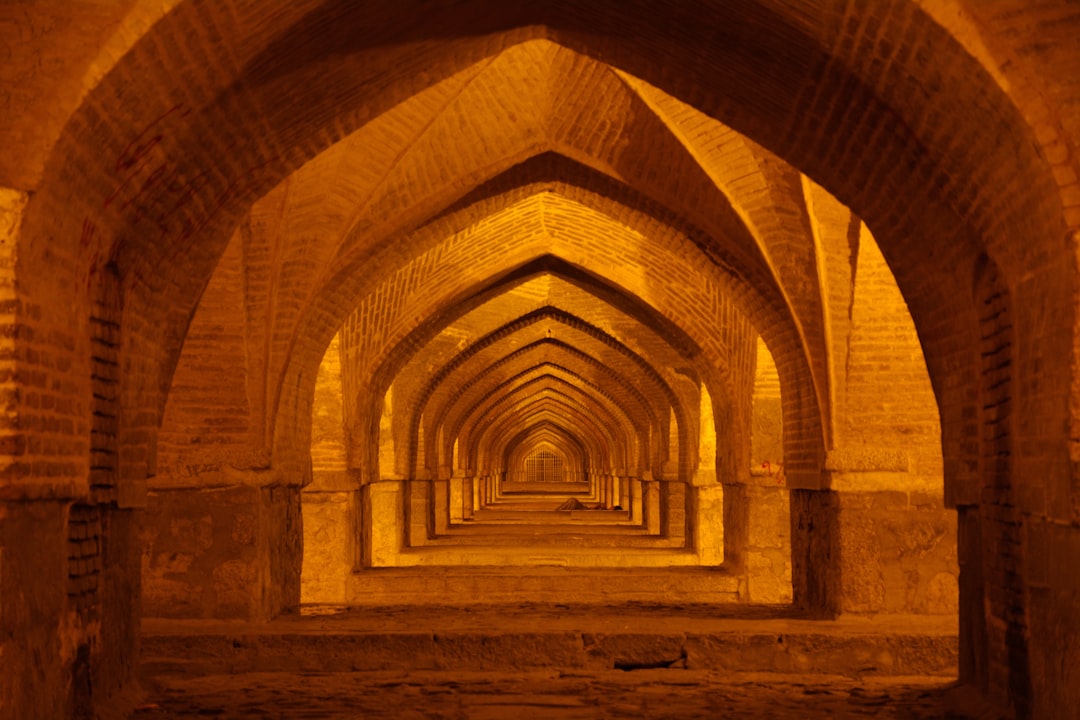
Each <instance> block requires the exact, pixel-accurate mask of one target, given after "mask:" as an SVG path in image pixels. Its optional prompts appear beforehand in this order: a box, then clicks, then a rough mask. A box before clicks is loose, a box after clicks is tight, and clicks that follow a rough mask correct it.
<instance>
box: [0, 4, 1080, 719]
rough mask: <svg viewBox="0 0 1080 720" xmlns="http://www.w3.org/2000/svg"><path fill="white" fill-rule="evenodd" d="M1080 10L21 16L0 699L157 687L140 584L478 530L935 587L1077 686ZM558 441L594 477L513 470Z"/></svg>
mask: <svg viewBox="0 0 1080 720" xmlns="http://www.w3.org/2000/svg"><path fill="white" fill-rule="evenodd" d="M91 5H92V7H91ZM1077 37H1080V10H1078V9H1077V7H1076V6H1075V3H1072V2H1069V0H1037V1H1035V2H1020V1H1019V0H987V1H985V2H974V1H970V0H956V1H955V2H937V1H936V0H888V1H883V2H874V3H865V2H859V1H858V0H808V1H807V2H803V3H791V2H786V1H784V0H755V1H753V2H746V3H735V4H733V3H725V2H712V1H703V2H697V3H685V2H674V1H671V0H661V1H660V2H656V1H652V2H646V1H645V0H629V1H622V2H615V1H614V0H610V1H609V0H595V2H589V3H568V2H562V1H561V0H560V1H558V2H551V3H499V2H494V1H493V0H465V1H464V2H442V1H441V0H440V1H438V2H433V3H423V4H421V3H419V2H417V1H416V0H401V2H396V3H393V4H384V5H380V4H371V3H337V2H330V1H328V0H301V1H299V2H290V3H258V2H255V3H224V2H222V3H204V2H195V1H193V0H169V2H159V3H141V2H131V0H101V1H100V2H95V3H91V4H85V3H84V4H79V5H78V6H75V5H72V6H71V7H68V6H67V5H66V4H60V5H58V4H56V3H48V2H41V3H18V4H14V5H10V6H5V7H2V8H0V57H3V58H4V62H3V63H2V64H0V88H2V89H3V90H2V91H0V109H2V110H3V112H0V147H3V148H4V152H3V153H0V393H2V395H0V397H2V408H3V413H0V450H2V456H0V623H2V624H0V654H2V655H3V657H4V664H5V668H7V667H11V668H13V669H14V670H13V672H11V673H9V674H8V675H9V680H8V681H7V682H5V683H4V684H3V685H2V686H0V714H4V713H9V714H11V715H12V716H13V717H64V716H70V717H83V716H87V715H88V714H89V713H91V712H92V711H93V707H92V706H93V705H94V704H96V703H97V704H100V703H104V702H106V701H107V700H108V696H110V695H112V694H115V693H120V691H122V690H123V689H124V688H125V687H130V686H131V683H130V680H131V679H132V678H133V677H134V674H135V667H136V664H137V657H138V655H137V653H138V631H137V626H138V615H139V613H140V612H141V611H145V612H147V613H149V614H152V615H161V616H174V617H175V616H185V617H207V618H219V619H223V618H231V619H233V620H236V619H241V618H242V619H249V620H259V621H261V620H266V619H268V618H270V617H272V616H274V615H276V614H278V613H281V612H289V611H293V610H295V609H296V607H297V605H298V603H299V602H300V599H301V597H302V596H304V597H308V598H311V597H316V598H322V599H326V598H329V597H335V598H346V597H347V596H348V593H350V592H352V590H350V589H349V588H356V587H362V578H363V574H364V572H365V570H366V568H367V566H368V565H372V564H379V563H385V562H390V563H391V564H392V563H395V562H396V563H400V564H402V565H408V564H410V563H413V564H417V565H419V564H427V565H429V566H437V565H452V566H455V568H457V569H458V570H460V567H459V566H469V565H470V564H472V565H475V564H482V563H484V562H489V561H490V562H494V560H492V558H501V559H502V560H507V561H508V562H510V561H512V563H517V564H518V566H519V567H520V566H534V567H535V566H541V567H549V566H551V565H558V564H561V563H568V564H575V571H579V570H580V568H581V567H583V566H586V565H588V563H593V564H594V565H603V564H605V563H614V564H618V565H619V567H628V568H633V567H635V564H636V565H637V566H638V567H639V569H640V568H643V567H646V566H647V567H649V568H650V572H655V571H656V568H658V567H664V566H665V564H666V565H676V564H679V565H703V566H706V567H707V568H708V571H709V572H715V573H717V577H721V576H722V578H723V579H724V581H725V582H729V583H730V586H731V587H730V589H729V590H727V591H725V592H729V593H730V595H731V597H729V598H727V599H732V598H734V600H735V601H737V602H740V603H759V602H791V603H792V604H793V605H794V607H795V608H797V609H798V611H799V612H803V613H805V614H807V615H808V616H813V617H830V616H834V615H836V614H838V613H849V614H866V615H870V614H893V615H897V614H900V615H902V614H921V615H953V614H955V615H957V616H958V617H959V620H960V622H959V637H960V656H959V657H960V679H961V682H962V683H963V684H964V685H965V686H967V687H968V688H971V689H972V690H973V692H976V693H978V694H979V695H980V696H981V697H983V698H984V699H985V700H986V701H988V702H990V703H991V704H992V705H993V706H995V707H996V708H997V709H998V710H999V711H1000V712H1002V713H1005V714H1009V715H1012V716H1015V717H1017V718H1028V717H1035V718H1038V717H1067V716H1070V715H1069V714H1070V713H1075V708H1076V707H1078V706H1080V694H1078V693H1080V690H1077V688H1078V687H1080V685H1078V683H1077V681H1076V680H1077V679H1076V673H1075V671H1074V670H1073V669H1072V668H1075V667H1080V632H1078V631H1077V629H1076V627H1077V622H1076V621H1077V608H1078V607H1080V602H1078V599H1077V598H1078V588H1077V587H1076V583H1075V582H1074V581H1073V580H1072V579H1071V578H1072V576H1073V575H1074V574H1075V573H1071V572H1070V570H1069V569H1070V568H1074V567H1076V566H1077V564H1078V563H1080V541H1078V539H1077V538H1078V537H1080V530H1078V528H1080V440H1078V438H1080V373H1078V370H1077V368H1078V367H1080V361H1078V359H1080V325H1078V324H1077V313H1076V308H1077V307H1078V303H1080V295H1078V282H1077V278H1078V271H1077V267H1078V265H1077V254H1076V247H1077V244H1078V242H1080V161H1078V155H1077V148H1078V147H1080V47H1078V46H1077V43H1076V42H1075V38H1077ZM541 452H543V453H552V454H554V456H558V457H559V458H560V459H561V460H562V461H563V462H564V464H565V467H566V468H569V469H570V470H571V472H572V473H573V474H575V476H578V475H580V476H581V481H580V483H553V484H554V485H557V486H558V489H557V490H554V491H553V490H549V489H546V488H544V487H541V488H539V489H538V488H535V487H531V486H530V487H520V488H512V487H511V485H510V484H509V483H508V482H507V478H509V477H510V476H512V475H513V476H514V477H517V476H519V475H520V474H521V473H522V472H524V467H525V464H526V462H528V459H529V458H537V457H540V455H538V453H541ZM544 457H548V455H544ZM515 473H516V474H515ZM570 497H574V498H578V499H579V502H581V503H582V504H583V505H584V504H587V505H590V506H593V507H602V508H607V509H605V510H557V509H556V507H555V506H556V505H558V504H559V503H560V502H561V501H563V500H566V499H568V498H570ZM615 505H618V506H619V509H618V510H615V509H612V508H614V506H615ZM549 506H550V507H549ZM559 512H563V513H566V514H565V515H556V514H554V513H559ZM575 512H576V513H578V514H577V515H575V514H574V513H575ZM545 513H546V514H545ZM590 513H591V514H590ZM597 513H607V514H606V515H604V514H597ZM538 517H543V518H544V520H543V521H542V522H541V521H537V520H536V518H538ZM530 518H531V519H530ZM309 521H310V524H308V523H309ZM578 536H580V537H587V539H586V540H581V541H580V542H581V543H583V545H584V546H587V547H582V548H578V549H577V550H575V548H574V547H573V544H574V542H573V541H572V540H568V539H566V538H568V537H578ZM485 543H486V544H485ZM411 545H412V547H411ZM421 546H422V547H421ZM414 551H415V552H414ZM388 558H389V559H390V560H387V559H388ZM410 558H412V559H410ZM305 563H306V564H305ZM313 563H314V564H313ZM140 564H141V568H140ZM398 569H400V570H402V571H407V570H408V568H404V567H402V568H398ZM678 569H679V570H680V571H682V570H686V571H687V572H688V573H692V572H705V570H702V568H700V567H698V568H685V567H680V568H678ZM673 570H674V569H673ZM323 571H325V572H323ZM455 571H457V570H455ZM507 572H512V570H508V571H507ZM302 573H303V577H302ZM320 573H323V574H322V576H321V578H320V579H318V580H311V578H314V577H316V576H319V575H320ZM672 577H674V575H672ZM672 582H674V581H672ZM302 585H304V586H305V587H302ZM467 586H468V587H474V586H469V585H468V583H465V584H463V585H462V587H467ZM461 592H462V594H461V595H460V598H461V599H462V601H466V600H469V599H470V598H469V597H468V592H467V591H465V590H462V591H461ZM302 593H307V594H306V595H302ZM473 599H475V598H473ZM657 599H658V600H661V599H662V598H661V597H659V595H658V598H657ZM140 606H141V608H142V610H140ZM121 694H122V693H121Z"/></svg>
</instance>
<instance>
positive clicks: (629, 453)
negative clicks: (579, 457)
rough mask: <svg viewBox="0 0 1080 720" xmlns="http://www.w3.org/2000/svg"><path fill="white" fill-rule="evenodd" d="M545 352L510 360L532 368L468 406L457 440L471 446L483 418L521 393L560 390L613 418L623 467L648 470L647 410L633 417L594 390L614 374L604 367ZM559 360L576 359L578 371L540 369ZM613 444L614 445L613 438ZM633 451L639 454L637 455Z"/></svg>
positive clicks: (539, 350)
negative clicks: (514, 380)
mask: <svg viewBox="0 0 1080 720" xmlns="http://www.w3.org/2000/svg"><path fill="white" fill-rule="evenodd" d="M549 350H550V348H549ZM543 351H544V348H543V347H542V346H532V347H530V348H528V349H525V350H524V351H523V352H521V353H515V355H514V356H513V357H512V358H508V360H509V361H512V362H514V364H515V365H519V366H526V367H528V368H529V369H527V370H524V371H523V372H521V373H518V374H517V375H516V376H515V378H521V379H520V380H519V381H517V382H513V381H507V382H505V383H503V384H502V385H500V386H498V387H496V388H495V390H494V391H492V392H491V393H488V394H487V395H486V396H485V397H484V398H482V399H481V400H479V401H478V402H476V403H474V404H473V405H471V406H469V407H468V408H467V409H466V410H465V411H464V412H463V413H462V415H463V418H462V420H461V421H460V425H459V429H458V430H457V434H456V435H455V437H456V438H458V439H460V440H461V442H462V443H464V444H465V445H466V446H468V445H470V443H472V441H473V439H474V436H475V435H476V429H477V428H478V427H479V426H480V424H481V421H482V419H484V418H488V417H493V416H495V415H497V414H498V413H500V412H502V411H503V410H505V407H506V406H507V405H508V404H512V403H513V402H515V399H516V398H518V397H519V396H520V395H521V393H524V392H526V391H530V390H534V389H538V388H539V389H544V388H548V387H558V388H559V389H560V392H561V393H562V394H563V395H565V396H568V397H571V398H577V399H578V400H579V401H580V402H581V404H583V405H590V406H592V407H594V408H595V410H594V412H595V413H596V414H597V416H598V417H605V418H610V420H609V424H607V425H606V427H610V428H615V429H617V430H618V431H619V434H620V436H621V437H623V438H625V442H624V443H615V444H614V445H613V447H616V448H619V450H618V452H617V453H616V454H617V455H618V457H619V459H620V460H621V461H622V462H623V463H624V464H629V463H630V462H633V463H634V465H636V466H641V467H646V466H647V459H648V457H649V454H648V453H649V448H650V447H651V438H650V433H649V429H650V426H649V424H647V423H646V422H645V419H644V418H642V417H640V413H642V412H644V410H637V412H636V413H633V414H632V412H633V411H634V410H635V408H626V407H624V406H623V405H622V404H621V403H620V402H618V401H617V400H615V399H609V398H606V397H604V396H602V395H599V394H598V393H595V392H594V391H593V388H594V387H595V386H596V385H598V384H599V381H601V380H603V381H605V382H607V381H610V380H611V373H605V372H604V367H603V366H602V365H601V364H599V363H591V362H588V359H585V358H560V357H559V355H561V354H562V353H557V354H556V355H555V357H554V358H551V357H550V355H549V354H548V353H543ZM541 353H543V354H541ZM538 355H539V356H538ZM559 359H563V360H566V359H569V360H575V359H576V360H577V367H578V372H577V373H571V372H569V371H560V370H561V367H560V370H554V371H552V370H550V369H548V370H542V371H541V370H539V368H540V367H543V365H545V364H554V363H557V362H558V361H559ZM530 375H536V377H529V376H530ZM579 378H580V379H582V380H584V381H585V384H584V386H583V387H575V386H574V385H573V384H572V383H573V382H577V381H578V379H579ZM612 442H614V436H613V438H612ZM634 450H636V451H637V452H636V453H635V452H634Z"/></svg>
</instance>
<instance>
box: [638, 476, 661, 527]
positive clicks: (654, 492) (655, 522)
mask: <svg viewBox="0 0 1080 720" xmlns="http://www.w3.org/2000/svg"><path fill="white" fill-rule="evenodd" d="M641 490H642V508H643V512H644V514H645V528H646V529H647V530H648V531H649V534H650V535H659V534H660V531H661V526H660V484H659V483H658V482H657V481H655V480H650V481H648V482H644V483H642V488H641Z"/></svg>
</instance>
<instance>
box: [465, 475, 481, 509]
mask: <svg viewBox="0 0 1080 720" xmlns="http://www.w3.org/2000/svg"><path fill="white" fill-rule="evenodd" d="M463 483H464V484H463V487H462V491H461V494H462V499H461V501H462V503H463V504H462V510H461V515H462V517H463V518H464V519H466V520H472V519H473V513H474V512H475V510H476V503H477V502H478V501H479V497H478V495H477V490H478V487H479V483H478V482H477V481H476V477H475V476H474V475H471V474H469V475H466V476H465V477H464V478H463Z"/></svg>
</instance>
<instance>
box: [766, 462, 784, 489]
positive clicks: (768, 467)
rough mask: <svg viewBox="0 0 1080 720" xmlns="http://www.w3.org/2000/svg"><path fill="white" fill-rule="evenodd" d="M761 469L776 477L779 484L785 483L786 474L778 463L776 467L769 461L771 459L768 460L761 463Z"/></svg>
mask: <svg viewBox="0 0 1080 720" xmlns="http://www.w3.org/2000/svg"><path fill="white" fill-rule="evenodd" d="M761 469H762V470H764V471H765V474H766V475H768V476H769V477H776V484H777V485H783V484H784V476H783V474H782V473H781V472H780V470H781V467H780V466H779V465H777V466H776V467H773V464H772V462H771V461H769V460H766V461H765V462H763V463H761Z"/></svg>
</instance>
